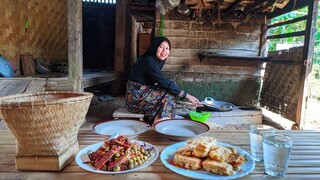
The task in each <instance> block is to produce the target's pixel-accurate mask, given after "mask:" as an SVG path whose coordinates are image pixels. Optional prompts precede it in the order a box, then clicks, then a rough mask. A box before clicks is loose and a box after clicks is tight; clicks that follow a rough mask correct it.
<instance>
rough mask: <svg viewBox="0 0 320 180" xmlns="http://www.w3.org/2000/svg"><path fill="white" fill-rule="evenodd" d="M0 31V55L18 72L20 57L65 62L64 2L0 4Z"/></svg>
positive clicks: (12, 1)
mask: <svg viewBox="0 0 320 180" xmlns="http://www.w3.org/2000/svg"><path fill="white" fill-rule="evenodd" d="M27 19H28V21H29V27H28V29H26V20H27ZM0 29H1V30H0V54H2V56H4V57H5V58H6V59H7V60H9V61H10V62H12V63H13V64H14V66H15V69H17V71H18V72H19V70H20V67H19V64H20V62H19V56H20V54H31V55H33V58H34V59H35V58H41V59H43V60H44V61H45V62H47V63H54V62H55V61H57V60H67V58H68V26H67V0H49V1H45V0H27V1H25V0H1V1H0Z"/></svg>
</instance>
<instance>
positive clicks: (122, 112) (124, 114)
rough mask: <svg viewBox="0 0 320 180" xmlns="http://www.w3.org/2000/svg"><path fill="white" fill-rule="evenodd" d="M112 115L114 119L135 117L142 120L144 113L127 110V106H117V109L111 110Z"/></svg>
mask: <svg viewBox="0 0 320 180" xmlns="http://www.w3.org/2000/svg"><path fill="white" fill-rule="evenodd" d="M112 117H113V118H114V119H119V118H137V119H139V120H143V118H144V114H135V113H131V112H129V111H128V110H127V108H119V109H116V110H115V111H114V112H113V114H112Z"/></svg>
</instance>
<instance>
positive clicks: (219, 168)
mask: <svg viewBox="0 0 320 180" xmlns="http://www.w3.org/2000/svg"><path fill="white" fill-rule="evenodd" d="M202 167H203V169H205V170H206V171H209V172H213V173H215V174H220V175H223V176H230V175H233V174H234V173H235V172H234V171H233V168H232V166H231V165H230V164H228V163H226V162H217V161H214V160H211V159H206V160H204V161H203V162H202Z"/></svg>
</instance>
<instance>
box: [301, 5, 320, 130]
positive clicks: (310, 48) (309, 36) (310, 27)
mask: <svg viewBox="0 0 320 180" xmlns="http://www.w3.org/2000/svg"><path fill="white" fill-rule="evenodd" d="M318 3H319V1H318V0H317V1H313V3H311V4H310V5H309V7H308V18H307V24H306V33H305V37H304V48H303V59H304V60H305V61H306V63H305V65H306V71H305V78H304V79H302V80H301V81H303V82H302V83H301V84H303V86H302V89H301V90H302V92H301V94H302V96H301V99H300V100H299V101H298V107H297V111H298V112H297V119H296V123H297V124H298V126H299V127H300V128H301V127H302V126H304V125H305V122H306V110H307V100H308V93H309V85H310V83H311V82H310V79H311V72H312V60H313V54H314V45H315V34H316V25H317V14H318Z"/></svg>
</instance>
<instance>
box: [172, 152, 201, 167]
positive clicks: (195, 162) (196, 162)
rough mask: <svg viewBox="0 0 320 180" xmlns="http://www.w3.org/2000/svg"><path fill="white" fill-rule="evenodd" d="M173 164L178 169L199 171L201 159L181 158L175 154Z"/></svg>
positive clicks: (181, 156)
mask: <svg viewBox="0 0 320 180" xmlns="http://www.w3.org/2000/svg"><path fill="white" fill-rule="evenodd" d="M173 163H174V164H176V165H179V166H180V167H183V168H186V169H192V170H199V169H201V159H199V158H196V157H191V156H183V155H180V154H176V155H175V156H174V159H173Z"/></svg>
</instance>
